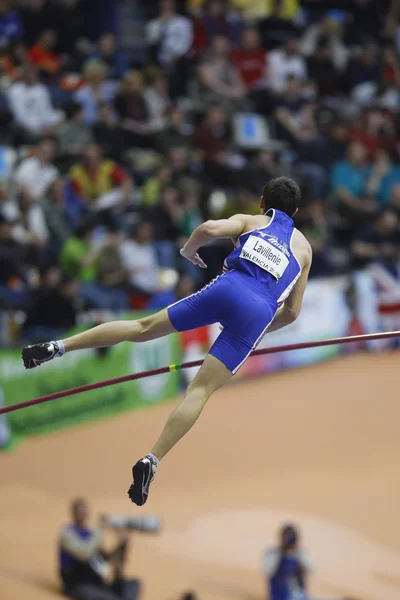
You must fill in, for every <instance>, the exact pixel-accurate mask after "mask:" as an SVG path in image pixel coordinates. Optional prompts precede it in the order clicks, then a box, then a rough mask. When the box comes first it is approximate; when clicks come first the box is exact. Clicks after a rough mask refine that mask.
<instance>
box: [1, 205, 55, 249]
mask: <svg viewBox="0 0 400 600" xmlns="http://www.w3.org/2000/svg"><path fill="white" fill-rule="evenodd" d="M2 213H3V214H4V215H5V216H6V217H7V218H8V219H12V220H13V221H19V222H17V223H16V224H15V225H14V227H13V230H12V236H13V238H14V240H15V241H17V242H20V243H21V244H24V243H25V242H27V241H28V238H29V234H33V235H35V236H36V237H37V238H38V239H39V240H40V241H41V242H43V243H45V242H47V240H48V239H49V230H48V227H47V224H46V218H45V216H44V212H43V209H42V207H41V206H40V205H39V204H32V205H31V206H30V207H29V209H28V212H27V215H26V223H25V224H24V223H22V222H21V220H22V214H21V211H20V208H19V206H18V203H17V202H16V201H15V200H7V202H5V204H4V205H3V206H2Z"/></svg>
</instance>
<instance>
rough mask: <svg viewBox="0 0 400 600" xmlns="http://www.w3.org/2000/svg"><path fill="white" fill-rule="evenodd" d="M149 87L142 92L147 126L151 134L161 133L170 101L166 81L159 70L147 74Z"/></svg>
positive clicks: (165, 125) (166, 118)
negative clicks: (146, 114) (146, 112)
mask: <svg viewBox="0 0 400 600" xmlns="http://www.w3.org/2000/svg"><path fill="white" fill-rule="evenodd" d="M149 79H150V85H148V86H147V87H146V89H145V90H144V94H143V97H144V100H145V102H146V106H147V111H148V115H149V126H150V130H151V132H152V133H155V134H157V133H159V132H160V131H163V130H164V129H165V128H166V127H167V124H168V111H169V110H170V108H171V99H170V97H169V93H168V81H167V78H166V76H165V73H164V72H163V71H161V70H153V71H152V72H151V73H150V74H149Z"/></svg>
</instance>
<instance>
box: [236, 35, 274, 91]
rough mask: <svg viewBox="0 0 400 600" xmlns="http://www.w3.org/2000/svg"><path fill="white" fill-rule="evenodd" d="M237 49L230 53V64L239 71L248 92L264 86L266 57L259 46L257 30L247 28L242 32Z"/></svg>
mask: <svg viewBox="0 0 400 600" xmlns="http://www.w3.org/2000/svg"><path fill="white" fill-rule="evenodd" d="M240 40H241V44H240V46H239V48H237V49H235V50H233V52H232V57H231V58H232V62H233V64H234V65H235V66H236V67H237V69H238V70H239V73H240V76H241V78H242V81H243V82H244V84H245V86H246V87H247V89H248V90H252V89H258V88H260V87H263V86H264V85H265V77H266V69H267V55H266V53H265V50H264V49H263V47H262V46H261V44H260V36H259V34H258V31H257V29H255V28H252V27H249V28H247V29H245V30H244V31H243V32H242V35H241V38H240Z"/></svg>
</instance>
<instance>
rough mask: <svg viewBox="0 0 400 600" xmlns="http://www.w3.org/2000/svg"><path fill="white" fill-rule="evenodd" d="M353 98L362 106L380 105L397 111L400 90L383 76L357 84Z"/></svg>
mask: <svg viewBox="0 0 400 600" xmlns="http://www.w3.org/2000/svg"><path fill="white" fill-rule="evenodd" d="M351 98H352V100H353V101H354V102H355V103H356V104H357V106H359V107H361V108H373V107H379V108H383V109H387V110H391V111H396V112H397V109H398V107H399V104H400V92H399V90H398V89H397V87H395V86H392V85H390V84H389V83H388V82H387V81H385V80H384V79H383V78H382V77H381V78H380V79H378V80H377V81H365V82H364V83H360V84H359V85H356V86H355V88H354V89H353V91H352V94H351Z"/></svg>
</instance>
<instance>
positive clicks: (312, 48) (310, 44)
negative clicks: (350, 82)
mask: <svg viewBox="0 0 400 600" xmlns="http://www.w3.org/2000/svg"><path fill="white" fill-rule="evenodd" d="M321 39H323V40H325V41H326V44H327V45H328V46H329V48H330V54H331V56H332V61H333V63H334V65H335V68H336V69H337V70H338V71H340V72H342V71H343V70H344V69H345V68H346V64H347V60H348V57H349V50H348V48H347V47H346V45H345V44H344V42H343V27H342V24H341V23H340V21H338V19H336V18H335V17H334V16H332V15H328V16H325V17H324V18H323V19H321V21H318V22H317V23H313V24H312V25H310V26H309V27H307V28H306V30H305V32H304V35H303V38H302V40H301V53H302V54H303V55H304V56H306V57H307V58H308V59H310V58H312V57H313V56H314V54H315V52H316V50H317V48H318V45H319V44H320V40H321Z"/></svg>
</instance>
